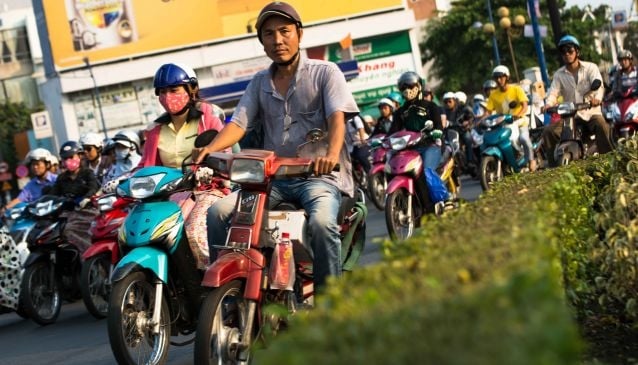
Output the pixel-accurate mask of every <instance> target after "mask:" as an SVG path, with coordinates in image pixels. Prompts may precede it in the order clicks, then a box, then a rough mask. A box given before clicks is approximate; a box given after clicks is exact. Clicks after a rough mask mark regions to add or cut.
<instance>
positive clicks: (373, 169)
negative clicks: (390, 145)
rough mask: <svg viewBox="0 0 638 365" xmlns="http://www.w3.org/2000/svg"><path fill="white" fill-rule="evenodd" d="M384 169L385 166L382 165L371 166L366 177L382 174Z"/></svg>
mask: <svg viewBox="0 0 638 365" xmlns="http://www.w3.org/2000/svg"><path fill="white" fill-rule="evenodd" d="M384 169H385V164H383V163H377V164H374V165H372V167H371V168H370V172H368V176H372V175H374V174H376V173H379V172H380V173H384Z"/></svg>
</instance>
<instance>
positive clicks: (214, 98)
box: [199, 60, 359, 104]
mask: <svg viewBox="0 0 638 365" xmlns="http://www.w3.org/2000/svg"><path fill="white" fill-rule="evenodd" d="M337 66H339V69H340V70H341V72H343V75H344V76H345V77H346V81H349V80H352V79H354V78H355V77H357V76H359V65H358V64H357V61H356V60H352V61H344V62H339V63H337ZM249 82H250V80H242V81H235V82H230V83H227V84H222V85H217V86H211V87H205V88H202V89H200V91H199V95H200V97H202V98H203V99H205V100H207V101H209V102H211V103H213V104H224V103H228V102H231V101H238V100H239V98H241V96H242V94H243V93H244V90H246V86H248V83H249Z"/></svg>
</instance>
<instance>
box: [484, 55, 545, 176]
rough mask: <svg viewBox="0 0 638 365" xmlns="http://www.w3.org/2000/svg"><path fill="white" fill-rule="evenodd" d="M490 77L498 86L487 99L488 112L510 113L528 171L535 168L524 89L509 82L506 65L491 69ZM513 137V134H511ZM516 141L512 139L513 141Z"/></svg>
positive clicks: (508, 72)
mask: <svg viewBox="0 0 638 365" xmlns="http://www.w3.org/2000/svg"><path fill="white" fill-rule="evenodd" d="M492 77H493V78H494V81H496V84H497V85H498V87H497V88H496V89H494V90H493V91H492V92H491V93H490V96H489V98H488V99H487V110H488V114H491V113H492V112H493V111H496V112H497V113H499V114H511V115H512V116H513V117H514V119H515V122H514V125H516V126H517V127H518V130H519V137H518V139H519V141H520V143H521V144H522V145H523V148H524V149H525V155H526V156H527V161H529V169H530V171H534V170H536V160H535V159H534V149H533V148H532V140H531V139H530V137H529V118H527V111H528V109H527V106H528V100H527V95H526V94H525V91H524V90H523V88H522V87H521V86H520V85H517V84H509V83H508V81H509V78H510V71H509V69H508V68H507V67H506V66H503V65H500V66H496V67H495V68H494V71H492ZM513 101H515V102H516V106H515V107H513V108H511V107H510V104H511V103H512V102H513ZM512 135H513V136H514V138H515V137H516V136H515V134H512ZM515 142H516V141H512V143H515Z"/></svg>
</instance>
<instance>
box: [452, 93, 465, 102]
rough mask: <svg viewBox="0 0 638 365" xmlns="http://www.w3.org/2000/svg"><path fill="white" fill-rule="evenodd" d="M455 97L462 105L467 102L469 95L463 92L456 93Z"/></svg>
mask: <svg viewBox="0 0 638 365" xmlns="http://www.w3.org/2000/svg"><path fill="white" fill-rule="evenodd" d="M454 96H455V97H456V100H458V101H459V103H461V104H465V103H466V102H467V94H465V93H464V92H463V91H457V92H455V93H454Z"/></svg>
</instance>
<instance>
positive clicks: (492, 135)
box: [472, 105, 538, 191]
mask: <svg viewBox="0 0 638 365" xmlns="http://www.w3.org/2000/svg"><path fill="white" fill-rule="evenodd" d="M513 107H515V105H514V106H511V105H510V108H513ZM513 123H514V117H513V116H512V115H510V114H494V115H490V116H489V117H487V118H485V119H483V120H481V121H479V123H478V125H477V126H476V128H475V129H474V130H473V132H472V135H473V138H474V142H475V143H477V144H480V151H481V165H480V167H479V177H480V180H481V187H482V188H483V191H486V190H488V189H489V188H490V186H491V185H492V184H494V183H495V182H497V181H500V180H501V179H503V176H505V175H506V174H510V173H518V172H520V171H521V170H522V169H523V168H524V167H525V166H527V163H528V162H529V161H528V159H527V157H526V156H525V154H524V153H523V147H522V146H521V145H520V144H518V143H516V145H514V144H512V141H511V139H512V138H511V136H512V133H516V134H518V127H517V126H516V125H513ZM515 140H516V141H518V138H516V139H515ZM536 144H538V142H537V143H536ZM532 147H533V149H534V151H535V150H536V149H537V147H538V146H534V144H532Z"/></svg>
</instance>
